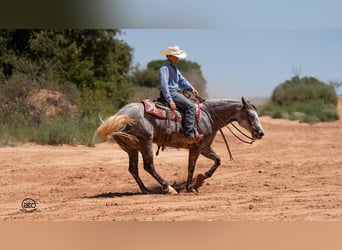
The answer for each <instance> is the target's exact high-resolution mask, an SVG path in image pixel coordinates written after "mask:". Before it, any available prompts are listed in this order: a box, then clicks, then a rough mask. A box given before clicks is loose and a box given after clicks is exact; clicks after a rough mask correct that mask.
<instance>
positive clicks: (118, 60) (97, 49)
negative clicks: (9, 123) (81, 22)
mask: <svg viewBox="0 0 342 250" xmlns="http://www.w3.org/2000/svg"><path fill="white" fill-rule="evenodd" d="M119 32H120V31H119V30H95V29H91V30H89V29H88V30H87V29H85V30H39V29H37V30H1V31H0V53H1V54H0V72H1V74H0V80H1V79H2V80H6V79H9V78H11V77H13V76H14V75H18V74H24V75H25V76H26V77H27V78H29V79H31V83H30V84H31V85H36V87H45V86H42V85H44V84H46V83H49V84H50V85H51V82H52V85H54V88H60V87H61V86H66V85H70V84H74V85H76V87H77V88H78V90H80V91H82V90H83V89H85V88H88V89H93V90H96V89H100V90H103V93H105V95H106V97H107V98H109V99H111V100H113V104H115V105H116V106H117V107H120V106H122V105H123V104H125V103H127V101H128V99H129V96H130V94H131V92H132V90H131V88H130V78H129V76H128V71H129V68H130V64H131V61H132V48H130V47H129V46H128V45H127V44H126V43H125V42H124V41H122V40H118V39H116V38H115V37H116V35H117V34H118V33H119ZM2 82H4V81H2ZM31 87H32V86H31ZM49 87H51V86H49ZM90 93H91V92H90Z"/></svg>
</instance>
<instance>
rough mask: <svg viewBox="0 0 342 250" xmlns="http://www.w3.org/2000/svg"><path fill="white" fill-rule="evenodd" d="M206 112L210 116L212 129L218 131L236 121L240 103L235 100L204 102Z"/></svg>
mask: <svg viewBox="0 0 342 250" xmlns="http://www.w3.org/2000/svg"><path fill="white" fill-rule="evenodd" d="M206 107H207V111H208V113H209V114H210V116H211V120H212V123H213V124H212V125H213V128H214V129H217V130H218V129H220V128H222V127H223V126H225V125H227V124H228V123H230V122H232V121H236V119H237V114H238V112H239V111H240V110H241V107H242V103H241V101H239V100H235V99H222V100H220V99H218V100H215V99H212V100H207V101H206Z"/></svg>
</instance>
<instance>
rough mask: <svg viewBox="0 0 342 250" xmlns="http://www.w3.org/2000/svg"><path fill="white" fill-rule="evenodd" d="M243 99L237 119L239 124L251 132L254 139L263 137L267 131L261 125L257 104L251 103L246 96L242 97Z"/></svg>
mask: <svg viewBox="0 0 342 250" xmlns="http://www.w3.org/2000/svg"><path fill="white" fill-rule="evenodd" d="M241 100H242V104H243V107H242V109H241V112H240V114H239V116H238V119H237V121H238V123H239V125H240V126H242V127H244V128H245V129H247V130H248V131H249V132H250V133H251V135H252V137H253V139H261V138H262V137H263V136H264V134H265V132H264V129H263V127H262V126H261V122H260V119H259V116H258V113H257V110H256V108H255V106H254V105H252V104H251V103H249V102H248V101H247V100H246V99H245V98H244V97H242V98H241Z"/></svg>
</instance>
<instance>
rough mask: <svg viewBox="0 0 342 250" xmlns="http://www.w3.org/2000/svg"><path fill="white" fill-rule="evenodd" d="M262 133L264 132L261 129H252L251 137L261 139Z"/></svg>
mask: <svg viewBox="0 0 342 250" xmlns="http://www.w3.org/2000/svg"><path fill="white" fill-rule="evenodd" d="M264 135H265V132H264V131H263V130H259V131H254V133H253V137H254V138H255V139H261V138H262V137H263V136H264Z"/></svg>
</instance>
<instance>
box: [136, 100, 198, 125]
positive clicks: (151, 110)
mask: <svg viewBox="0 0 342 250" xmlns="http://www.w3.org/2000/svg"><path fill="white" fill-rule="evenodd" d="M142 103H143V104H144V107H145V112H146V113H148V114H151V115H155V116H157V117H159V118H162V119H170V120H172V121H176V122H181V121H182V115H181V113H180V112H179V111H177V110H176V111H175V110H171V109H170V108H168V107H165V109H162V108H158V107H157V106H156V104H155V102H154V101H153V100H149V99H145V100H142ZM200 110H201V109H200V107H199V104H198V103H196V121H199V119H200Z"/></svg>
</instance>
